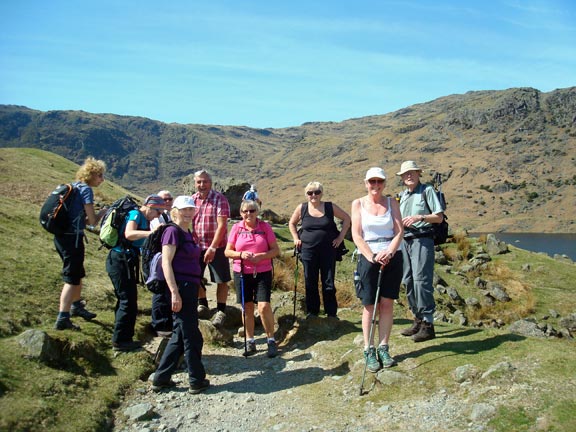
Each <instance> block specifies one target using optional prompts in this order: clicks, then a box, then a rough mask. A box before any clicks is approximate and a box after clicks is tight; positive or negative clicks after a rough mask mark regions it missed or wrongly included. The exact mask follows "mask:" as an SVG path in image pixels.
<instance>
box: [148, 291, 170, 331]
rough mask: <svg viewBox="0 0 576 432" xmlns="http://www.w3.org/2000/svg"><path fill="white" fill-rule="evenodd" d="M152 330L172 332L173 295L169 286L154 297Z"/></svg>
mask: <svg viewBox="0 0 576 432" xmlns="http://www.w3.org/2000/svg"><path fill="white" fill-rule="evenodd" d="M152 328H153V329H154V330H155V331H172V294H170V290H169V289H168V286H166V288H165V290H164V291H163V292H161V293H160V294H154V295H152Z"/></svg>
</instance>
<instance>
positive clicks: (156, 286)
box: [140, 222, 185, 294]
mask: <svg viewBox="0 0 576 432" xmlns="http://www.w3.org/2000/svg"><path fill="white" fill-rule="evenodd" d="M169 226H175V227H177V228H178V246H177V247H180V246H181V245H182V244H183V243H184V241H185V238H184V232H183V231H182V229H181V228H180V227H179V226H178V225H176V224H175V223H174V222H168V223H167V224H164V225H160V226H159V227H158V228H156V230H154V231H153V232H152V234H150V235H149V236H148V237H146V240H144V244H143V245H142V248H141V249H140V254H141V256H142V267H141V271H142V281H143V282H144V284H145V285H146V288H148V290H149V291H151V292H153V293H154V294H161V293H163V292H164V290H165V289H166V288H167V284H166V281H165V280H161V279H153V280H150V281H149V280H148V279H149V277H150V271H151V269H150V267H151V264H152V262H153V260H154V256H155V255H157V254H159V253H161V252H162V235H163V234H164V231H165V230H166V228H168V227H169ZM156 259H159V257H156Z"/></svg>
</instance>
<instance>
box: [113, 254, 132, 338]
mask: <svg viewBox="0 0 576 432" xmlns="http://www.w3.org/2000/svg"><path fill="white" fill-rule="evenodd" d="M137 267H138V255H137V254H135V253H124V252H116V251H115V250H111V251H110V253H109V254H108V257H107V258H106V271H107V272H108V276H110V280H111V281H112V285H113V286H114V294H116V306H115V308H114V312H115V319H114V333H113V335H112V342H114V343H123V342H130V341H132V338H133V337H134V327H135V326H136V315H137V314H138V278H137Z"/></svg>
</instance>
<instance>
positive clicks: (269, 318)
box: [258, 302, 274, 338]
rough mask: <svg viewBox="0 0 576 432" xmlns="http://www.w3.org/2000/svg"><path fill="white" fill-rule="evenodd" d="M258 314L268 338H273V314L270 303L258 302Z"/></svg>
mask: <svg viewBox="0 0 576 432" xmlns="http://www.w3.org/2000/svg"><path fill="white" fill-rule="evenodd" d="M258 312H259V313H260V318H261V319H262V325H263V326H264V331H265V332H266V336H267V337H268V338H273V337H274V314H273V312H272V306H270V302H258Z"/></svg>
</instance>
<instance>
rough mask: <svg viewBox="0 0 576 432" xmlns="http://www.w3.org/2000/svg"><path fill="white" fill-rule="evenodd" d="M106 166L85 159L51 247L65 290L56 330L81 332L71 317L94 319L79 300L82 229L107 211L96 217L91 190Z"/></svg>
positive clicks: (82, 248)
mask: <svg viewBox="0 0 576 432" xmlns="http://www.w3.org/2000/svg"><path fill="white" fill-rule="evenodd" d="M105 171H106V164H105V163H104V161H101V160H96V159H94V158H93V157H88V158H87V159H86V160H85V162H84V164H83V165H82V166H81V167H80V168H79V169H78V171H77V172H76V182H74V183H72V187H73V190H72V192H71V193H72V196H71V197H70V204H69V209H68V222H69V224H68V229H67V230H66V232H65V233H63V234H61V235H58V234H56V235H55V236H54V245H55V246H56V250H57V251H58V255H60V258H61V259H62V262H63V268H62V279H63V280H64V286H63V287H62V292H61V294H60V308H59V312H58V318H57V319H56V323H55V325H54V328H55V329H56V330H66V329H72V330H80V327H79V326H77V325H76V324H74V323H73V322H72V321H71V320H70V316H79V317H82V318H84V319H85V320H88V321H89V320H92V319H94V318H96V314H95V313H92V312H89V311H88V310H87V309H86V308H85V307H84V304H83V303H82V301H81V300H80V296H81V293H82V278H84V276H86V271H85V269H84V228H86V222H88V224H89V225H96V224H97V223H98V221H99V220H100V219H101V218H102V216H103V215H104V213H105V212H106V209H105V208H104V209H102V210H100V212H99V213H98V214H96V213H95V211H94V192H93V190H92V188H93V187H98V186H100V185H101V184H102V183H103V182H104V173H105Z"/></svg>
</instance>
